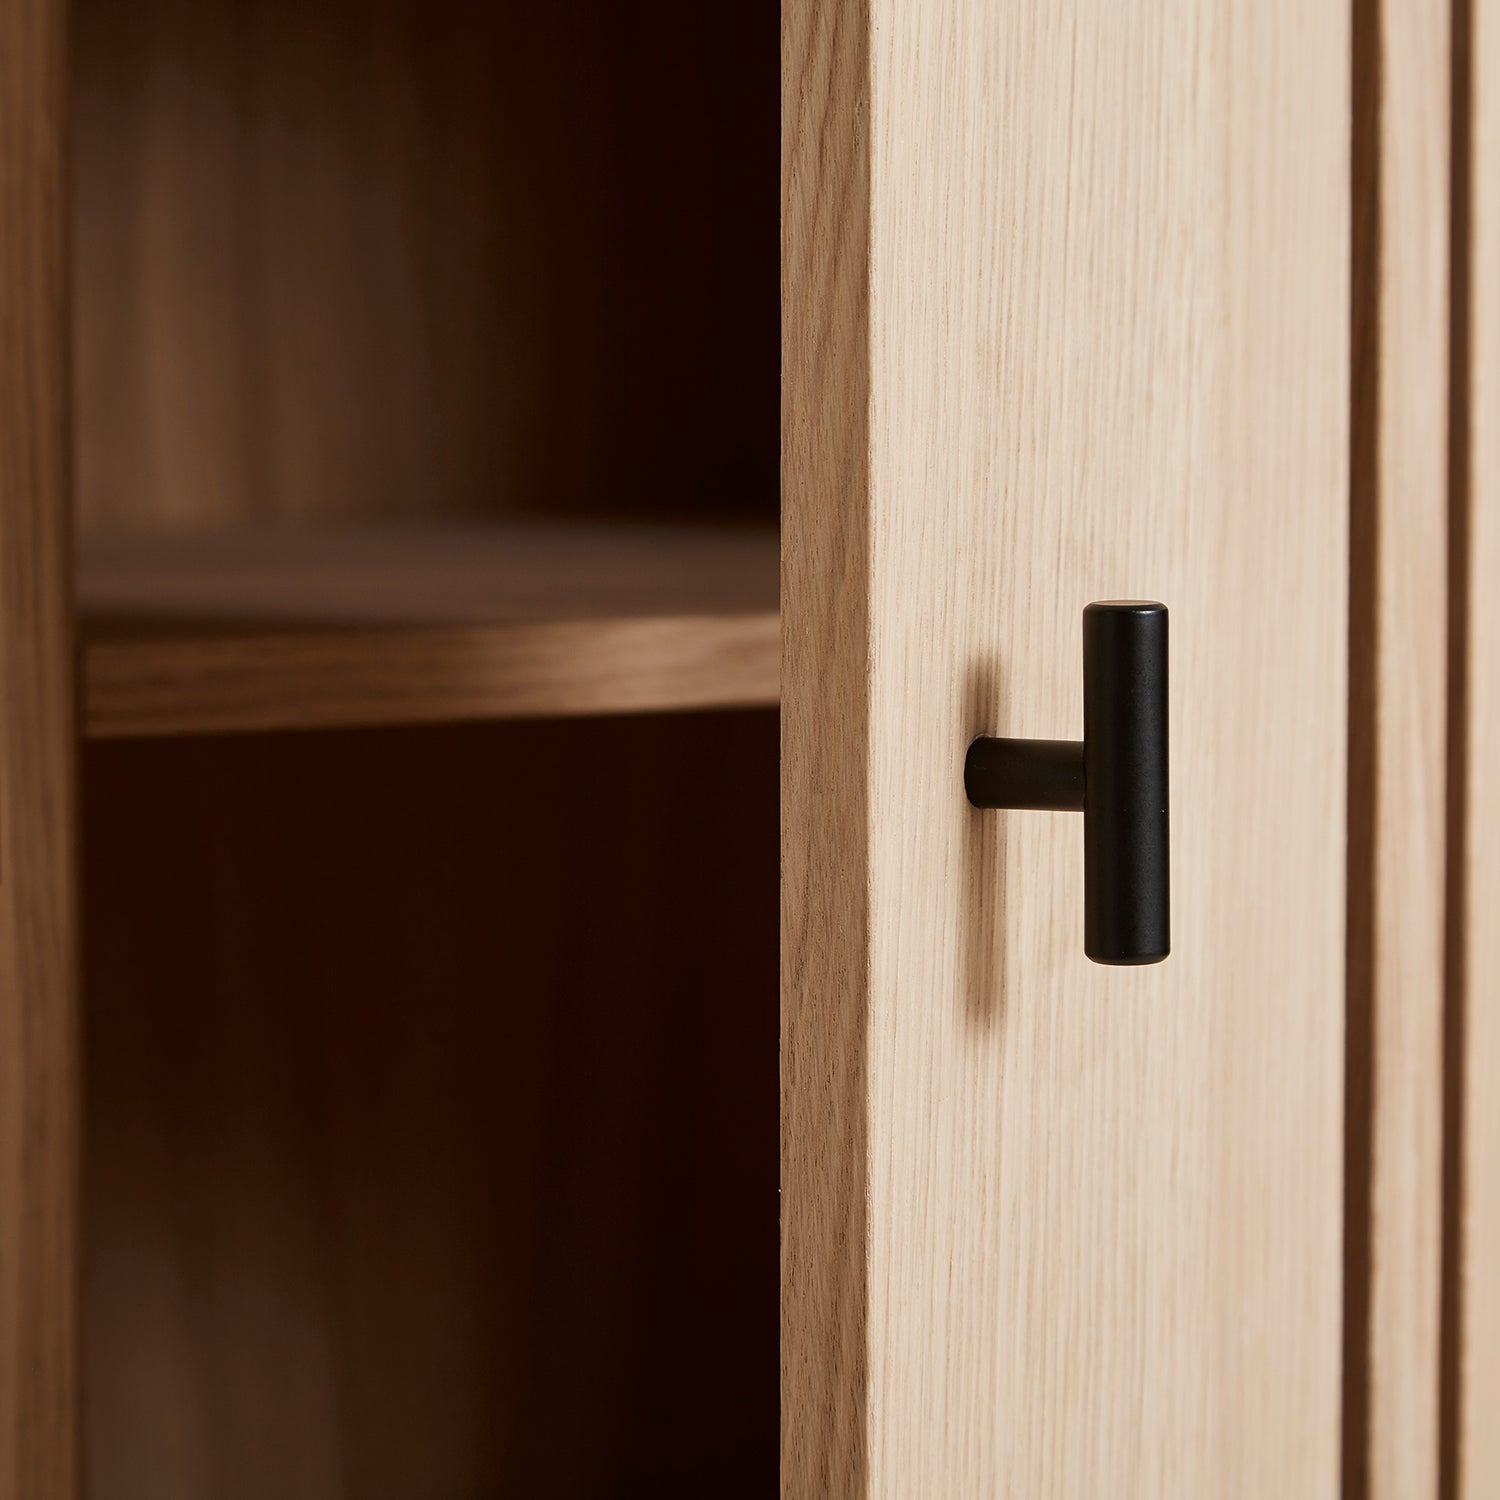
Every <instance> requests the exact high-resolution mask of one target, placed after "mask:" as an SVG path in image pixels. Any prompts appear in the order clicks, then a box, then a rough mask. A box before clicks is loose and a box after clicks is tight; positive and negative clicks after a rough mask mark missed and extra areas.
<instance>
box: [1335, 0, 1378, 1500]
mask: <svg viewBox="0 0 1500 1500" xmlns="http://www.w3.org/2000/svg"><path fill="white" fill-rule="evenodd" d="M1352 21H1353V28H1352V37H1353V46H1352V54H1351V68H1352V91H1351V102H1352V108H1353V122H1352V137H1351V146H1352V151H1351V159H1350V195H1351V202H1350V216H1349V237H1350V245H1349V253H1350V275H1349V288H1350V292H1349V296H1350V306H1349V314H1350V316H1349V395H1350V412H1349V722H1348V736H1349V739H1348V745H1349V748H1348V775H1349V790H1348V798H1349V805H1348V851H1347V856H1346V858H1347V865H1346V872H1345V879H1346V892H1347V895H1346V899H1347V901H1348V910H1347V916H1346V923H1347V925H1346V928H1345V949H1344V973H1345V992H1344V1006H1345V1013H1344V1036H1345V1051H1344V1305H1343V1365H1342V1368H1343V1390H1342V1406H1343V1419H1342V1428H1343V1430H1342V1457H1341V1471H1342V1484H1341V1490H1342V1494H1343V1497H1344V1500H1366V1496H1367V1494H1368V1490H1369V1469H1368V1465H1369V1426H1370V1411H1369V1388H1370V1382H1369V1367H1370V1275H1371V1256H1370V1206H1371V1198H1370V1195H1371V1184H1372V1175H1373V1170H1374V1154H1373V1151H1374V1143H1373V1138H1372V1132H1373V1123H1374V1102H1375V1100H1374V1083H1375V1017H1374V1002H1375V813H1376V796H1377V784H1376V776H1377V774H1378V769H1379V768H1378V765H1377V760H1376V735H1375V728H1376V725H1375V710H1376V687H1377V684H1376V672H1377V666H1378V664H1377V660H1376V647H1377V641H1376V624H1377V620H1376V609H1377V604H1378V600H1377V594H1376V564H1377V561H1378V559H1379V555H1380V553H1379V547H1380V538H1379V535H1378V522H1379V511H1380V508H1379V490H1378V485H1379V445H1378V422H1379V398H1380V387H1379V378H1380V249H1381V244H1380V239H1381V214H1380V92H1381V76H1380V40H1381V36H1380V0H1353V12H1352Z"/></svg>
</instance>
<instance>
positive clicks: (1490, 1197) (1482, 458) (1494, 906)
mask: <svg viewBox="0 0 1500 1500" xmlns="http://www.w3.org/2000/svg"><path fill="white" fill-rule="evenodd" d="M1470 14H1471V15H1472V39H1471V46H1472V50H1471V52H1470V55H1469V66H1470V68H1471V69H1472V72H1471V74H1470V86H1471V94H1470V97H1469V99H1468V100H1467V101H1466V102H1467V103H1469V104H1471V106H1472V113H1471V114H1470V115H1469V117H1468V119H1469V121H1470V122H1471V123H1470V128H1471V130H1472V154H1471V157H1470V159H1469V160H1468V162H1467V163H1465V165H1466V168H1467V172H1468V180H1467V184H1466V191H1467V193H1468V195H1469V203H1470V205H1471V215H1472V217H1471V219H1470V221H1469V224H1468V226H1467V228H1468V229H1469V239H1468V247H1467V256H1468V265H1469V273H1470V277H1471V281H1470V290H1469V296H1470V300H1469V304H1468V305H1469V311H1470V315H1471V319H1470V322H1469V325H1468V326H1469V331H1470V339H1471V345H1470V350H1469V358H1470V365H1469V375H1470V380H1471V382H1472V384H1471V388H1470V391H1469V401H1468V408H1467V410H1468V421H1469V430H1468V433H1467V434H1466V436H1467V438H1468V453H1467V465H1466V469H1467V487H1468V494H1467V498H1468V501H1469V508H1468V513H1467V526H1466V534H1465V542H1466V547H1467V556H1466V557H1461V558H1459V559H1458V560H1457V561H1458V563H1459V565H1460V566H1462V567H1464V568H1465V570H1466V574H1467V591H1466V592H1467V606H1468V617H1467V621H1466V625H1467V643H1466V650H1465V653H1464V656H1465V667H1466V696H1467V702H1466V711H1467V723H1466V725H1465V726H1464V727H1465V731H1466V736H1465V756H1464V762H1463V765H1462V770H1463V774H1464V798H1463V802H1464V814H1465V821H1464V827H1463V838H1464V844H1463V851H1462V857H1463V869H1462V889H1463V910H1462V913H1461V921H1462V926H1461V929H1460V932H1461V935H1460V937H1459V942H1460V943H1461V945H1462V954H1461V960H1460V963H1461V969H1460V973H1461V976H1462V986H1461V991H1460V992H1459V993H1457V994H1455V996H1454V1002H1455V1003H1456V1004H1460V1005H1462V1007H1463V1013H1462V1021H1461V1026H1462V1037H1463V1056H1462V1068H1463V1085H1462V1086H1463V1113H1462V1127H1461V1128H1462V1133H1461V1141H1462V1153H1463V1156H1462V1163H1461V1171H1462V1190H1461V1200H1460V1207H1459V1213H1458V1221H1457V1225H1456V1226H1455V1227H1456V1230H1457V1232H1458V1233H1460V1234H1461V1236H1462V1239H1461V1245H1460V1249H1459V1253H1458V1255H1457V1257H1456V1263H1457V1264H1456V1269H1457V1272H1458V1274H1459V1276H1460V1278H1461V1279H1460V1287H1459V1298H1458V1310H1459V1318H1460V1323H1459V1326H1458V1327H1457V1328H1456V1329H1455V1330H1454V1334H1455V1337H1456V1340H1457V1349H1456V1355H1457V1360H1456V1363H1457V1367H1458V1368H1457V1375H1458V1389H1457V1391H1456V1392H1455V1393H1454V1396H1455V1399H1456V1400H1457V1401H1458V1402H1459V1412H1458V1462H1457V1476H1458V1493H1459V1494H1460V1495H1461V1496H1462V1497H1463V1500H1480V1497H1481V1496H1486V1495H1493V1494H1496V1493H1500V1421H1497V1413H1500V1088H1497V1086H1496V1077H1497V1074H1500V751H1497V746H1500V590H1497V587H1496V580H1497V579H1500V175H1497V174H1500V11H1497V8H1496V6H1495V5H1494V4H1493V3H1492V0H1476V3H1475V4H1474V5H1473V7H1472V11H1471V12H1470Z"/></svg>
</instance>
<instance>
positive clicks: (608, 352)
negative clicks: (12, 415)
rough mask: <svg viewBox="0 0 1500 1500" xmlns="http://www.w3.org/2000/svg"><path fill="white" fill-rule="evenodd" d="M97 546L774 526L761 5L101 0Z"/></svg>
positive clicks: (84, 14) (86, 119) (95, 191)
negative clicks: (136, 537) (234, 530)
mask: <svg viewBox="0 0 1500 1500" xmlns="http://www.w3.org/2000/svg"><path fill="white" fill-rule="evenodd" d="M75 9H76V24H75V32H76V45H75V47H74V49H73V60H74V83H75V88H74V93H75V101H76V130H75V139H74V152H73V156H74V163H75V173H74V178H75V186H74V202H75V216H76V222H77V234H76V236H75V241H74V276H75V288H76V301H77V308H78V316H77V319H76V321H75V347H76V366H77V382H76V383H77V393H78V394H77V409H78V421H77V431H78V486H77V488H78V497H79V515H80V517H81V521H82V524H83V526H84V527H85V528H92V527H93V526H95V525H96V524H98V525H108V526H114V527H122V526H143V525H162V526H192V525H201V524H206V523H225V522H229V521H233V520H247V519H254V518H266V517H272V516H279V517H287V516H291V517H298V518H304V519H322V520H342V519H347V518H349V517H352V516H361V517H370V516H381V517H395V516H407V517H411V516H430V515H432V514H434V513H436V514H442V515H491V514H494V513H497V512H501V513H512V512H517V511H520V512H529V513H539V512H540V513H546V514H559V513H567V514H577V513H581V512H590V513H602V514H606V515H611V514H615V515H617V514H620V513H622V512H625V513H629V512H635V511H642V510H651V511H659V512H668V513H677V514H681V513H702V512H704V511H705V510H713V511H715V512H716V513H719V514H727V515H741V516H745V515H758V516H761V517H764V518H766V519H770V518H771V516H772V515H773V514H774V505H775V500H774V496H775V483H776V476H775V466H774V462H773V458H772V444H773V443H774V437H773V433H774V431H775V400H776V397H775V382H776V326H777V325H776V303H775V295H774V293H775V283H774V281H773V279H772V277H773V271H772V262H773V258H774V255H775V243H776V240H775V230H774V228H773V222H772V215H773V213H774V211H775V210H774V205H775V201H776V199H775V177H774V173H775V160H776V156H775V146H774V137H775V130H776V115H775V104H774V91H773V90H772V88H771V83H770V79H771V71H772V68H773V67H774V58H775V47H776V30H775V21H774V19H773V17H772V16H771V15H769V14H767V13H766V12H765V9H764V7H763V6H760V5H756V4H754V3H751V0H724V3H720V4H715V5H709V6H705V5H702V4H699V3H696V0H660V3H657V4H653V5H651V6H644V7H643V6H623V7H622V6H620V5H617V4H614V3H612V0H574V3H571V4H568V5H563V6H535V5H524V4H499V5H486V6H475V5H474V4H472V3H470V0H424V3H421V4H412V3H410V0H319V3H317V4H315V5H307V4H304V3H302V0H255V3H253V4H245V3H240V0H78V4H77V5H76V7H75Z"/></svg>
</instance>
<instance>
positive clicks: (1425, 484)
mask: <svg viewBox="0 0 1500 1500" xmlns="http://www.w3.org/2000/svg"><path fill="white" fill-rule="evenodd" d="M1353 14H1354V25H1355V28H1356V34H1357V38H1358V39H1357V41H1356V52H1355V62H1356V68H1355V79H1356V81H1355V91H1356V92H1355V111H1356V113H1355V135H1354V140H1355V150H1354V165H1355V172H1356V180H1355V184H1354V206H1355V221H1354V240H1353V245H1354V277H1355V285H1354V301H1353V316H1354V326H1353V339H1354V341H1353V346H1352V347H1353V355H1354V360H1353V363H1354V371H1353V375H1354V384H1355V389H1354V410H1353V424H1354V425H1353V434H1352V447H1351V461H1352V473H1351V494H1352V505H1351V525H1352V528H1353V529H1352V536H1351V548H1350V567H1351V584H1350V589H1351V598H1350V622H1349V642H1350V653H1351V658H1350V794H1349V950H1348V986H1349V994H1348V1006H1349V1038H1348V1048H1349V1052H1348V1085H1349V1096H1348V1114H1347V1117H1346V1119H1347V1132H1348V1149H1349V1157H1348V1178H1347V1181H1346V1189H1345V1190H1346V1193H1347V1194H1348V1207H1349V1216H1348V1222H1347V1223H1346V1236H1347V1237H1346V1256H1345V1267H1346V1276H1347V1284H1346V1288H1345V1299H1346V1300H1345V1306H1346V1318H1345V1360H1346V1367H1345V1409H1344V1422H1345V1439H1346V1451H1345V1488H1344V1494H1345V1497H1346V1500H1356V1497H1363V1496H1368V1497H1370V1500H1381V1497H1387V1496H1389V1497H1402V1500H1406V1497H1411V1500H1419V1497H1423V1496H1433V1495H1435V1494H1436V1489H1437V1483H1438V1470H1439V1457H1438V1427H1439V1423H1438V1408H1439V1347H1438V1346H1439V1310H1440V1305H1441V1288H1440V1282H1441V1274H1442V1218H1443V1215H1442V1180H1443V1169H1442V1160H1443V1143H1442V1129H1443V1003H1444V947H1443V944H1444V923H1445V891H1444V871H1445V868H1446V859H1447V824H1446V803H1445V795H1446V757H1447V712H1448V692H1447V650H1448V639H1447V637H1448V611H1447V563H1448V507H1447V488H1448V227H1449V135H1450V130H1451V111H1450V97H1449V65H1450V58H1449V41H1450V25H1449V8H1448V7H1447V6H1446V5H1431V4H1428V3H1425V0H1368V3H1363V4H1360V5H1357V6H1356V7H1355V8H1354V13H1353Z"/></svg>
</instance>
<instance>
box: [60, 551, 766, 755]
mask: <svg viewBox="0 0 1500 1500" xmlns="http://www.w3.org/2000/svg"><path fill="white" fill-rule="evenodd" d="M78 589H79V616H80V630H81V635H82V648H83V665H82V676H83V712H84V723H85V731H86V733H87V734H88V735H89V737H91V738H104V739H107V738H120V737H125V736H137V735H171V734H199V733H215V732H227V731H238V730H259V729H289V728H333V727H340V726H355V725H366V726H368V725H382V724H417V723H434V722H440V721H456V720H474V719H497V718H531V717H539V716H554V715H556V716H563V715H577V714H608V713H636V712H650V711H656V710H670V709H687V708H710V707H733V706H745V707H749V706H755V705H770V704H774V703H775V702H776V701H777V695H778V674H779V653H780V646H779V627H778V617H777V538H776V533H775V531H774V529H770V528H765V529H754V530H751V529H735V530H726V529H708V528H693V527H676V526H646V525H639V526H594V525H582V524H576V525H574V524H570V525H566V526H542V525H531V524H506V525H504V526H493V527H485V528H471V529H463V528H457V527H453V528H424V529H421V530H394V529H392V530H383V531H372V530H368V529H361V530H357V531H348V532H316V533H308V532H299V531H278V530H266V531H248V530H247V531H243V532H231V533H224V532H214V533H211V534H204V535H197V534H186V535H170V534H169V535H156V536H136V537H117V538H90V539H87V540H86V541H85V543H84V545H83V546H82V548H81V549H80V563H79V574H78Z"/></svg>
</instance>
